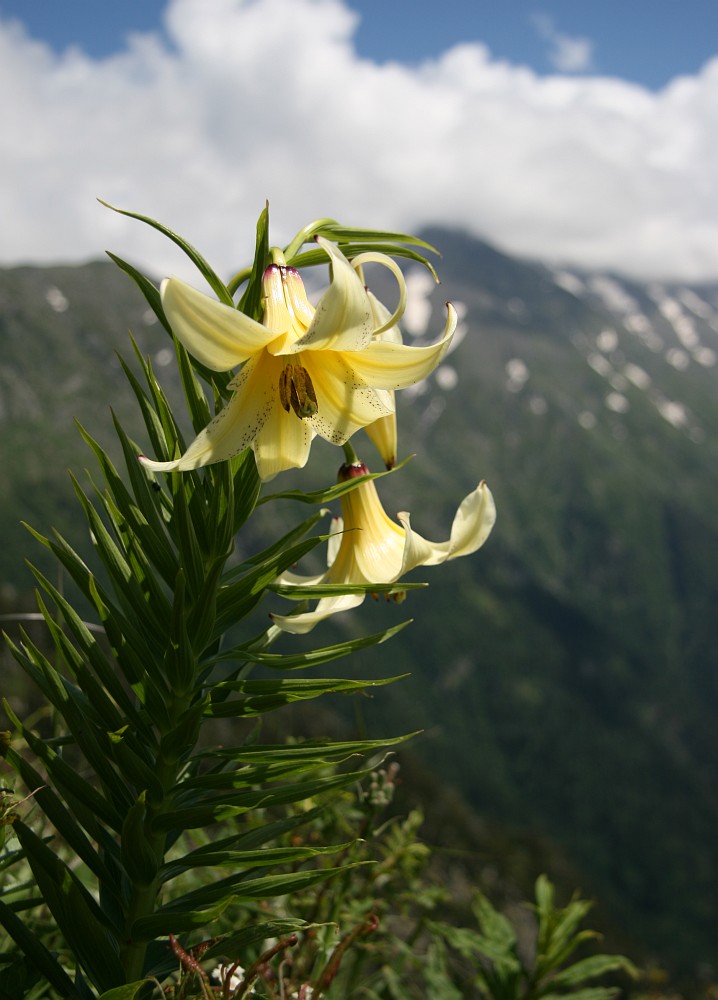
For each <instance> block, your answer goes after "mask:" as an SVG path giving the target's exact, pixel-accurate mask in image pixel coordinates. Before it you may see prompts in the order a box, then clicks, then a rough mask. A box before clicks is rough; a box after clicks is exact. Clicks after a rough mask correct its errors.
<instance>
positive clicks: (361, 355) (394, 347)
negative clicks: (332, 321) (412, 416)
mask: <svg viewBox="0 0 718 1000" xmlns="http://www.w3.org/2000/svg"><path fill="white" fill-rule="evenodd" d="M448 310H449V315H448V318H447V321H446V329H445V330H444V336H443V337H442V338H441V340H439V341H438V342H437V343H436V344H431V345H430V346H428V347H407V346H406V345H405V344H396V343H392V342H391V341H388V340H373V341H372V342H371V343H370V344H369V345H368V346H367V347H366V348H365V349H364V350H363V351H345V352H344V355H343V356H344V359H345V361H346V363H347V364H348V365H350V366H351V367H352V368H353V369H354V371H355V372H356V373H357V375H358V376H359V377H360V378H362V379H363V380H364V381H365V382H366V383H367V384H368V385H371V386H374V388H375V389H403V388H405V387H406V386H408V385H414V383H415V382H420V381H421V379H423V378H426V376H427V375H429V374H431V372H432V371H433V370H434V369H435V368H436V367H437V365H439V364H440V363H441V359H442V358H443V357H444V355H445V354H446V352H447V350H448V349H449V344H450V343H451V338H452V337H453V335H454V330H455V329H456V323H457V316H456V310H455V309H454V307H453V306H452V305H451V304H450V303H449V305H448Z"/></svg>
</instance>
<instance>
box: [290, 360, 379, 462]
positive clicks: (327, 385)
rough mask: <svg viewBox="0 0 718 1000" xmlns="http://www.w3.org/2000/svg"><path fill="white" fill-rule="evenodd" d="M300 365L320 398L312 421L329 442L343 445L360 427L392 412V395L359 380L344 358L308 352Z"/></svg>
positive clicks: (313, 425)
mask: <svg viewBox="0 0 718 1000" xmlns="http://www.w3.org/2000/svg"><path fill="white" fill-rule="evenodd" d="M301 361H302V364H303V365H304V366H305V367H306V369H307V371H308V372H309V376H310V378H311V380H312V384H313V386H314V392H315V393H316V397H317V412H316V413H315V414H314V416H312V417H310V421H311V424H312V427H313V428H314V430H315V431H316V433H317V434H319V435H320V436H321V437H323V438H324V439H325V440H326V441H330V442H331V443H332V444H343V443H344V442H345V441H346V440H347V438H350V437H351V436H352V434H354V432H355V431H357V430H359V428H360V427H364V426H366V424H371V423H373V422H374V421H375V420H378V419H379V418H380V417H385V416H387V415H388V414H389V413H391V412H392V406H393V402H392V399H391V397H390V396H389V394H388V393H387V392H384V391H383V390H381V389H379V390H377V389H374V388H373V387H372V386H371V385H366V384H365V383H364V382H363V380H362V379H358V378H357V377H356V375H355V373H354V372H353V371H352V369H351V368H350V367H349V366H348V365H347V364H346V362H345V360H344V355H343V354H341V353H338V352H336V351H322V352H321V353H318V352H316V351H307V352H306V353H305V354H303V355H302V358H301Z"/></svg>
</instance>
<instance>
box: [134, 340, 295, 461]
mask: <svg viewBox="0 0 718 1000" xmlns="http://www.w3.org/2000/svg"><path fill="white" fill-rule="evenodd" d="M273 367H277V368H281V363H278V362H274V359H273V358H270V357H269V355H267V354H266V353H263V354H262V355H260V357H259V359H258V360H254V361H248V362H247V364H246V365H245V366H244V368H242V370H241V371H240V373H239V374H238V375H237V376H235V378H234V379H233V381H232V386H233V388H234V389H235V390H236V391H235V393H234V395H233V396H232V398H231V399H230V401H229V402H228V403H227V405H226V406H225V407H224V408H223V409H222V410H220V412H219V413H218V414H217V416H216V417H215V418H214V420H211V421H210V422H209V423H208V424H207V426H206V427H205V428H204V430H202V431H200V433H199V434H198V435H197V437H196V438H195V439H194V441H193V442H192V444H191V445H190V446H189V448H188V449H187V451H186V452H185V453H184V455H182V457H181V458H178V459H175V460H174V461H172V462H153V461H151V460H149V459H143V460H142V461H143V464H144V465H145V467H146V468H148V469H152V470H154V471H157V472H168V471H171V470H178V471H179V472H186V471H187V470H189V469H198V468H200V467H201V466H204V465H211V464H212V463H213V462H222V461H224V460H225V459H227V458H232V457H233V456H234V455H238V454H239V452H240V451H244V449H245V448H248V447H249V446H250V445H251V444H252V443H253V441H254V439H255V437H256V436H257V434H258V433H259V432H260V431H261V429H262V427H263V426H264V424H265V423H266V421H267V420H268V419H269V417H270V414H271V413H272V411H273V410H274V409H275V408H276V409H279V408H280V407H279V399H278V396H277V392H276V388H275V385H276V376H275V378H274V384H273V382H272V377H273V375H274V374H275V373H273V371H272V368H273ZM295 419H296V418H295Z"/></svg>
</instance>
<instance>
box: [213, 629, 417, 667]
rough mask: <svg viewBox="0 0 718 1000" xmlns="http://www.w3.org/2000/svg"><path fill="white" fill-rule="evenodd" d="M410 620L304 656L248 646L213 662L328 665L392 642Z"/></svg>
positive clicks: (227, 653)
mask: <svg viewBox="0 0 718 1000" xmlns="http://www.w3.org/2000/svg"><path fill="white" fill-rule="evenodd" d="M411 621H412V619H408V620H407V621H405V622H401V623H400V624H399V625H392V627H391V628H387V629H384V630H383V631H382V632H375V633H374V634H373V635H367V636H360V637H359V638H357V639H348V640H347V641H346V642H339V643H336V644H335V645H332V646H323V647H322V648H320V649H311V650H309V651H307V652H303V653H263V652H255V651H253V650H252V649H251V648H250V647H249V646H235V647H234V649H230V650H227V651H226V652H223V653H221V654H220V655H219V656H217V657H215V658H214V660H213V661H212V662H215V663H218V662H221V661H223V660H235V659H237V660H248V661H249V662H250V663H261V664H262V665H263V666H266V667H272V668H273V669H274V670H298V669H303V668H305V667H311V666H316V665H317V664H320V663H329V662H331V660H337V659H339V658H341V657H342V656H348V655H349V654H350V653H353V652H355V651H356V650H358V649H365V648H367V647H368V646H378V645H380V644H381V643H382V642H386V640H387V639H391V638H392V637H393V636H395V635H397V633H399V632H401V630H402V629H403V628H406V626H407V625H410V624H411Z"/></svg>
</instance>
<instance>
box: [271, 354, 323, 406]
mask: <svg viewBox="0 0 718 1000" xmlns="http://www.w3.org/2000/svg"><path fill="white" fill-rule="evenodd" d="M279 402H280V403H281V404H282V406H283V408H284V409H285V410H286V412H287V413H289V410H290V408H291V409H292V410H294V412H295V413H296V415H297V416H298V417H299V418H300V419H303V418H305V417H313V416H314V414H315V413H316V412H317V410H318V409H319V407H318V406H317V394H316V392H315V391H314V386H313V385H312V380H311V378H310V377H309V372H308V371H307V369H306V368H305V367H304V366H303V365H293V364H286V365H285V366H284V368H283V369H282V373H281V375H280V376H279Z"/></svg>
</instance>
